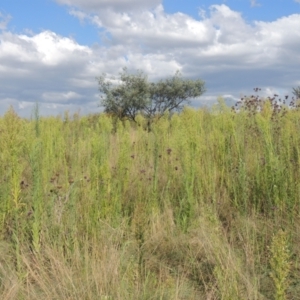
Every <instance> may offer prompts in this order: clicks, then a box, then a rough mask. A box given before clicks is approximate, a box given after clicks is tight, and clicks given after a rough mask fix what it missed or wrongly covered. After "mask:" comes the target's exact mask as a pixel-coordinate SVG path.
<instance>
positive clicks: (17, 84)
mask: <svg viewBox="0 0 300 300" xmlns="http://www.w3.org/2000/svg"><path fill="white" fill-rule="evenodd" d="M61 1H62V0H61ZM66 1H67V0H65V1H64V2H66ZM77 1H78V5H79V3H80V1H79V0H77ZM99 2H101V3H102V4H103V5H104V3H105V2H104V1H99ZM125 2H126V1H124V3H125ZM129 2H130V1H127V2H126V3H129ZM144 2H145V3H148V4H149V3H150V4H151V3H152V4H154V1H152V2H151V1H148V2H147V1H144ZM82 3H83V1H82ZM87 3H89V5H92V3H95V4H96V1H94V2H93V1H87ZM97 3H98V2H97ZM112 3H117V2H114V1H112ZM66 4H68V3H66ZM72 4H75V3H72ZM128 7H129V6H128ZM70 13H71V14H73V15H74V16H76V17H78V18H79V19H80V20H81V21H86V20H87V21H89V22H91V23H92V24H94V26H97V27H98V28H99V29H101V30H102V31H103V30H104V31H105V32H106V34H107V38H106V39H104V40H103V41H102V44H100V45H97V44H95V45H93V46H90V47H88V46H82V45H80V44H78V43H77V42H76V41H75V40H74V39H71V38H69V37H63V36H60V35H58V34H56V33H54V32H51V31H43V32H41V33H39V34H22V35H18V34H13V33H11V32H7V31H4V32H2V33H0V40H1V43H0V60H1V64H0V84H1V88H0V113H3V109H4V108H6V105H7V103H8V101H11V103H14V104H16V103H18V104H17V107H18V112H21V113H22V112H23V114H28V113H29V110H30V109H31V105H30V104H33V103H35V102H36V101H39V102H40V103H41V113H45V114H50V113H51V114H56V113H58V112H61V111H62V110H65V109H68V110H70V111H77V110H78V109H81V112H82V113H88V112H95V111H100V108H98V107H97V105H98V103H99V95H98V92H97V81H96V80H95V77H96V76H99V75H101V74H102V73H103V72H105V73H108V74H109V75H117V74H118V73H119V72H120V71H121V70H122V68H123V67H124V66H127V67H128V69H129V70H136V69H140V70H143V71H145V72H146V73H147V74H148V75H149V79H150V80H157V79H160V78H164V77H166V76H171V75H173V74H174V73H175V71H176V70H180V71H181V72H182V74H183V75H184V76H185V77H188V78H201V79H203V80H204V81H205V82H206V84H207V90H208V91H207V93H206V94H204V95H203V96H201V98H200V99H196V100H195V101H194V102H193V104H194V105H199V104H200V103H206V104H207V103H210V102H212V101H213V99H214V100H216V99H217V96H218V95H226V98H228V99H231V100H237V99H238V97H239V96H240V95H242V94H245V93H246V94H247V93H251V92H252V88H254V87H256V86H258V87H261V88H263V89H264V88H265V90H266V92H267V93H271V92H273V91H274V92H276V93H278V92H279V91H282V92H284V93H285V92H286V91H291V89H292V87H295V86H297V85H299V84H300V82H299V79H298V78H297V76H298V75H297V74H299V68H300V53H299V51H298V49H300V32H299V30H298V28H300V15H299V14H294V15H290V16H288V17H283V18H280V19H277V20H275V21H273V22H261V21H256V22H253V23H248V22H246V21H245V19H244V18H243V16H242V15H241V14H240V13H239V12H236V11H233V10H231V9H230V8H229V7H228V6H226V5H224V4H223V5H213V6H211V7H210V9H209V10H208V11H202V13H201V18H200V19H194V18H192V17H190V16H188V15H185V14H182V13H176V14H167V13H165V12H164V9H163V6H162V5H158V6H157V7H156V8H155V9H149V10H146V9H144V10H141V11H139V12H138V13H137V12H134V11H126V12H124V11H116V10H112V9H106V10H103V11H100V12H98V13H89V12H87V11H83V10H79V9H72V10H71V11H70ZM297 80H298V81H297ZM9 99H10V100H9Z"/></svg>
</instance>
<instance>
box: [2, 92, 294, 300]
mask: <svg viewBox="0 0 300 300" xmlns="http://www.w3.org/2000/svg"><path fill="white" fill-rule="evenodd" d="M254 98H255V97H254ZM259 100H262V99H257V101H259ZM250 101H251V103H252V104H251V105H256V102H255V101H256V100H255V101H253V97H252V98H251V97H246V98H245V99H243V101H242V102H241V103H239V104H238V105H237V107H236V108H235V109H234V110H230V108H227V107H226V106H225V105H224V102H222V99H220V100H219V104H218V105H216V106H215V107H214V108H213V109H212V110H208V109H198V110H196V109H191V108H185V109H183V111H182V113H181V114H176V113H175V114H173V115H172V117H169V115H168V114H164V115H163V116H162V117H161V118H160V119H159V120H158V121H157V122H155V123H154V124H153V126H152V131H151V132H148V131H145V130H144V129H143V126H138V124H142V123H143V122H147V119H146V118H145V117H143V116H141V115H137V119H136V123H135V122H132V123H130V122H129V121H128V120H127V121H124V122H121V121H118V122H117V124H116V130H115V131H112V129H113V120H112V118H111V117H110V116H107V115H106V114H100V115H98V116H83V117H79V116H78V115H76V114H75V115H73V116H69V114H68V113H66V114H65V116H64V118H61V117H48V118H43V117H39V115H38V108H37V109H36V111H35V117H34V119H32V120H31V121H26V120H24V119H21V118H19V117H18V116H17V115H16V114H15V112H14V111H13V110H12V109H10V110H9V111H8V112H7V113H6V114H5V115H4V117H2V118H0V138H1V143H0V164H1V169H0V181H1V184H0V198H1V199H0V222H1V226H0V237H1V238H0V295H1V296H0V298H1V299H18V300H19V299H30V300H34V299H38V300H40V299H45V300H47V299H49V300H50V299H97V300H99V299H114V300H115V299H122V300H124V299H184V300H186V299H228V300H234V299H276V300H279V299H297V297H299V296H298V295H299V294H300V268H299V257H300V239H299V229H300V218H299V193H300V168H299V163H300V136H299V130H300V121H299V120H300V111H299V108H298V107H294V108H293V109H289V108H288V107H286V109H284V107H283V106H282V109H278V108H277V107H276V109H275V106H272V101H270V100H267V99H266V100H262V101H260V102H259V103H260V104H261V106H260V109H255V110H254V109H252V106H248V102H250ZM273 104H274V103H273ZM236 111H239V112H238V113H237V112H236ZM274 111H275V112H274Z"/></svg>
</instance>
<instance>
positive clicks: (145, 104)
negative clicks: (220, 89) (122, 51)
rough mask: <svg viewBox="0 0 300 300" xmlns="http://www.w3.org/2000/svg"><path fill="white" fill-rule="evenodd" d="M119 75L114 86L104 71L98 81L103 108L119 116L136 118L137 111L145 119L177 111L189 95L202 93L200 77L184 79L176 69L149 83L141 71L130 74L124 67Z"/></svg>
mask: <svg viewBox="0 0 300 300" xmlns="http://www.w3.org/2000/svg"><path fill="white" fill-rule="evenodd" d="M119 75H120V78H119V84H117V85H113V84H112V82H111V80H109V79H107V77H106V75H105V74H104V75H102V76H100V77H98V78H97V80H98V83H99V91H100V93H101V94H102V95H101V105H102V106H104V111H105V112H106V113H109V114H112V115H114V116H117V117H118V118H120V119H124V118H127V119H130V120H133V121H136V120H135V118H136V116H137V114H139V113H140V114H142V115H143V116H145V117H146V118H147V119H148V120H151V119H153V117H158V118H160V117H161V116H163V115H164V113H165V112H167V111H168V112H172V111H180V110H181V109H182V108H183V107H184V105H185V104H188V103H189V102H190V100H191V99H192V98H196V97H199V96H201V95H202V94H203V93H204V92H205V83H204V82H203V81H202V80H200V79H197V80H191V79H183V78H182V76H181V74H180V73H179V72H178V71H177V72H176V73H175V75H174V76H173V77H171V78H167V79H161V80H159V81H158V82H149V81H148V77H147V76H146V75H145V74H144V73H143V72H142V71H138V72H137V73H136V74H129V73H128V71H127V69H126V68H124V69H123V72H121V73H120V74H119Z"/></svg>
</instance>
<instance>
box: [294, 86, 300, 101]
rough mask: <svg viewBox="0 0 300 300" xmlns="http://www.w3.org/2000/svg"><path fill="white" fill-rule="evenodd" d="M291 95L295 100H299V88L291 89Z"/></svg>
mask: <svg viewBox="0 0 300 300" xmlns="http://www.w3.org/2000/svg"><path fill="white" fill-rule="evenodd" d="M293 94H294V95H295V96H296V99H300V86H298V87H297V88H293Z"/></svg>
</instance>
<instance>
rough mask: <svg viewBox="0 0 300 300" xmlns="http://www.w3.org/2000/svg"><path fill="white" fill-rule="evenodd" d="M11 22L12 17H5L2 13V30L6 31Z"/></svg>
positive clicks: (0, 28)
mask: <svg viewBox="0 0 300 300" xmlns="http://www.w3.org/2000/svg"><path fill="white" fill-rule="evenodd" d="M10 20H11V16H10V15H5V14H3V13H1V12H0V30H5V29H6V27H7V24H8V23H9V21H10Z"/></svg>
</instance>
